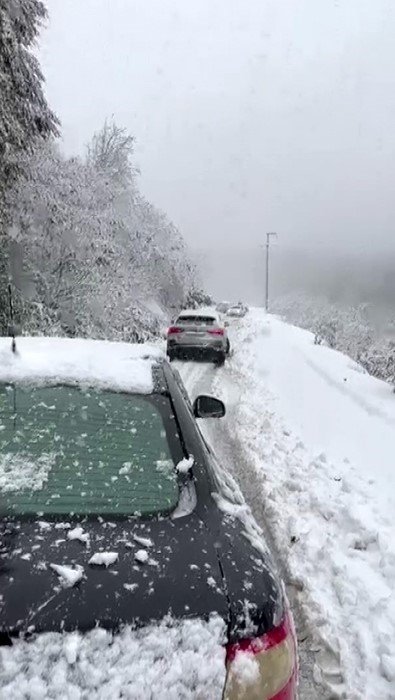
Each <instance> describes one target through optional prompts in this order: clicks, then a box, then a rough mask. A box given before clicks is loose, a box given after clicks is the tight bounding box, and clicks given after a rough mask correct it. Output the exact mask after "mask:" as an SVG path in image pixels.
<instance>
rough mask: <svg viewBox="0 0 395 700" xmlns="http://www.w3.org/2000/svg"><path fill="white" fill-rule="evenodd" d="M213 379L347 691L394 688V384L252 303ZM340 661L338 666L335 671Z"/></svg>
mask: <svg viewBox="0 0 395 700" xmlns="http://www.w3.org/2000/svg"><path fill="white" fill-rule="evenodd" d="M233 336H234V338H233V348H234V356H233V358H232V359H231V360H230V362H229V363H228V366H227V367H225V369H224V370H222V371H221V372H218V374H217V379H216V380H215V383H214V388H215V390H216V393H217V395H219V396H221V394H222V396H223V397H224V398H225V399H226V396H224V392H225V394H226V386H227V385H228V386H229V385H230V381H231V382H232V383H233V385H235V384H236V385H237V386H238V388H239V390H240V395H239V396H238V399H237V401H235V402H234V405H233V406H232V411H230V412H229V416H228V418H227V419H225V420H228V422H229V426H228V427H229V430H230V431H232V433H233V434H234V435H236V437H237V438H238V439H239V441H240V443H241V444H242V446H243V448H244V450H245V454H246V458H247V459H249V460H250V461H251V462H252V463H254V465H255V469H256V471H257V473H258V474H260V475H261V476H262V498H263V499H264V502H265V504H266V511H267V517H268V521H269V525H270V526H271V530H272V533H273V536H274V538H275V540H276V544H277V546H278V548H279V550H280V551H282V552H283V555H284V558H285V559H286V561H287V566H288V569H289V571H290V576H291V579H292V580H293V582H294V584H295V586H296V587H297V588H298V589H300V594H299V595H300V599H301V602H302V605H303V607H304V609H305V612H306V616H307V619H308V620H309V622H310V624H311V628H312V629H313V630H314V633H315V636H316V638H317V642H318V646H319V648H321V649H322V652H321V653H320V654H319V656H318V664H317V668H316V674H317V676H321V677H322V679H323V681H324V682H325V683H327V684H331V686H332V690H333V692H334V693H338V694H339V696H340V695H341V696H342V697H346V698H347V699H348V700H376V699H377V700H389V699H390V698H391V699H392V700H393V699H394V698H395V595H394V588H395V528H394V514H395V396H394V394H393V393H392V388H391V387H390V386H389V385H387V384H385V383H384V382H381V381H379V380H377V379H374V378H372V377H370V376H368V375H366V374H364V373H363V372H362V371H361V369H360V367H359V366H358V365H356V364H355V363H354V362H352V361H351V360H350V359H349V358H347V357H345V356H344V355H341V354H340V353H337V352H335V351H333V350H330V349H328V348H325V347H322V346H318V345H314V342H313V335H312V334H310V333H308V332H306V331H303V330H301V329H298V328H294V327H292V326H289V325H287V324H285V323H282V322H281V321H279V320H278V319H276V318H274V317H270V316H265V314H264V313H263V311H261V310H252V311H251V312H250V314H249V315H248V316H247V317H246V318H245V319H243V320H242V321H237V322H236V324H235V326H234V329H233ZM339 672H340V675H339Z"/></svg>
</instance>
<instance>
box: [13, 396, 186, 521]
mask: <svg viewBox="0 0 395 700" xmlns="http://www.w3.org/2000/svg"><path fill="white" fill-rule="evenodd" d="M178 451H181V447H180V444H179V439H178V436H177V428H176V425H175V420H174V418H173V416H172V413H171V409H170V403H169V401H168V399H167V398H166V397H163V396H156V395H155V396H148V397H147V396H138V395H127V394H118V393H112V392H98V391H94V390H91V391H82V390H80V389H78V388H74V387H66V386H55V387H42V388H32V387H19V386H18V387H15V388H14V387H10V386H8V387H6V386H0V510H1V511H2V512H3V513H7V512H8V513H15V514H18V515H29V514H33V513H43V515H69V514H75V515H100V514H106V515H108V514H113V515H132V514H134V513H141V515H153V514H159V513H161V514H165V513H168V512H170V511H171V510H173V509H174V508H175V506H176V505H177V501H178V483H177V478H176V473H175V468H174V463H175V460H176V459H178V458H181V456H182V455H181V454H178ZM174 452H175V454H174Z"/></svg>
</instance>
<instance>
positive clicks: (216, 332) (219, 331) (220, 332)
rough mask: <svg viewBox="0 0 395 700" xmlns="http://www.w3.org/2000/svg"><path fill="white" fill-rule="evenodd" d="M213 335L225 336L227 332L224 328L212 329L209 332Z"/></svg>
mask: <svg viewBox="0 0 395 700" xmlns="http://www.w3.org/2000/svg"><path fill="white" fill-rule="evenodd" d="M208 333H210V334H211V335H224V333H225V331H224V329H223V328H212V329H211V328H210V330H209V331H208Z"/></svg>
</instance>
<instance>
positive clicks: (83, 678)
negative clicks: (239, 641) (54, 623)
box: [0, 617, 225, 700]
mask: <svg viewBox="0 0 395 700" xmlns="http://www.w3.org/2000/svg"><path fill="white" fill-rule="evenodd" d="M224 635H225V625H224V623H223V621H222V620H221V619H219V618H218V617H213V618H212V619H211V620H210V621H209V622H203V621H201V620H188V621H184V622H182V623H177V624H176V623H173V624H172V623H171V621H170V620H169V621H164V622H162V623H161V624H158V625H150V626H148V627H146V628H144V629H141V630H132V629H131V628H130V627H126V628H125V629H124V630H123V631H122V632H121V633H119V634H116V635H114V636H113V635H111V633H110V632H107V631H105V630H103V629H95V630H93V631H91V632H89V633H87V634H85V635H82V634H79V633H77V632H75V633H71V634H60V633H49V634H42V635H39V636H38V637H37V638H36V639H33V640H32V641H16V642H15V644H14V646H13V647H12V648H9V647H0V687H1V693H2V695H1V697H4V698H12V700H25V699H26V698H56V699H57V698H62V700H90V698H96V699H97V700H108V698H111V700H117V698H121V697H122V698H133V700H145V699H146V698H152V700H162V698H166V700H180V699H184V700H187V699H190V700H192V699H193V700H214V699H215V700H218V698H220V697H221V696H222V688H223V685H224V681H225V650H224V648H223V647H222V646H221V644H222V643H223V641H224Z"/></svg>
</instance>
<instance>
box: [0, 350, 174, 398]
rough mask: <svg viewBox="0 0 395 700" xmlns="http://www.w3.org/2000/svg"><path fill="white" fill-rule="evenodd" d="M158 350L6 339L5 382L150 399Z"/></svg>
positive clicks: (0, 376)
mask: <svg viewBox="0 0 395 700" xmlns="http://www.w3.org/2000/svg"><path fill="white" fill-rule="evenodd" d="M162 356H163V353H162V351H161V350H160V349H159V348H158V347H154V346H152V345H146V344H138V345H132V344H129V343H112V342H107V341H102V340H81V339H70V338H25V337H21V338H17V354H13V353H12V352H11V341H10V339H9V338H0V382H40V383H47V384H56V383H80V384H89V385H93V386H97V387H98V388H102V389H113V390H114V391H132V392H136V393H141V394H149V393H150V392H151V391H152V389H153V386H152V373H151V368H152V364H153V362H154V360H155V358H158V357H162Z"/></svg>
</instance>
